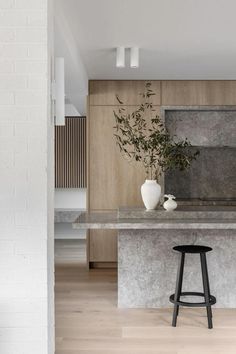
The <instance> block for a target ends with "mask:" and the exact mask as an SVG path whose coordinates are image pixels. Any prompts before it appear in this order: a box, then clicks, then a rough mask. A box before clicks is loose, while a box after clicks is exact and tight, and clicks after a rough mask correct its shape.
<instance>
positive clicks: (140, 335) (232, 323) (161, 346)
mask: <svg viewBox="0 0 236 354" xmlns="http://www.w3.org/2000/svg"><path fill="white" fill-rule="evenodd" d="M168 295H169V294H167V296H168ZM235 296H236V295H235ZM116 301H117V276H116V272H115V271H114V270H92V271H90V272H88V271H87V270H86V267H85V247H84V244H83V243H81V241H80V242H76V241H66V242H64V241H57V242H56V354H118V353H120V354H141V353H142V354H151V353H152V354H154V353H155V354H199V353H200V354H236V310H230V309H227V310H225V309H215V310H213V316H214V317H213V321H214V329H212V330H208V329H207V327H206V326H207V321H206V317H205V311H204V309H198V310H196V309H184V310H181V311H180V315H179V319H178V327H176V328H172V327H171V326H170V323H171V317H172V308H170V309H165V310H163V309H162V310H160V309H146V310H145V309H118V308H117V306H116Z"/></svg>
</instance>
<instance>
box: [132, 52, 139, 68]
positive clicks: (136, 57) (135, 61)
mask: <svg viewBox="0 0 236 354" xmlns="http://www.w3.org/2000/svg"><path fill="white" fill-rule="evenodd" d="M130 67H131V68H138V67H139V48H138V47H132V48H130Z"/></svg>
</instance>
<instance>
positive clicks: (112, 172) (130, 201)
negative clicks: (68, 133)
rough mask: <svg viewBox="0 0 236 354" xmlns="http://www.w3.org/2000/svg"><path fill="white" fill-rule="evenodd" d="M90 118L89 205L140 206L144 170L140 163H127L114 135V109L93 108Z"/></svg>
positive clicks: (102, 207) (95, 207) (109, 207)
mask: <svg viewBox="0 0 236 354" xmlns="http://www.w3.org/2000/svg"><path fill="white" fill-rule="evenodd" d="M132 109H134V107H132V108H130V110H132ZM89 119H90V132H89V141H90V157H89V175H90V185H89V207H90V208H91V209H115V208H118V207H119V206H122V205H123V206H124V205H126V206H141V205H142V200H141V194H140V187H141V185H142V183H143V182H144V180H145V171H144V169H143V168H142V165H141V164H140V163H137V162H128V161H127V160H126V159H125V158H124V157H123V156H122V155H121V153H120V151H119V148H118V146H117V145H116V141H115V137H114V129H113V126H114V124H115V120H114V116H113V108H112V107H106V106H97V107H90V118H89Z"/></svg>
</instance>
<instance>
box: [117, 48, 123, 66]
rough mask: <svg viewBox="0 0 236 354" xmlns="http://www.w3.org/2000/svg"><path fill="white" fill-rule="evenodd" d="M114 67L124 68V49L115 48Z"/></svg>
mask: <svg viewBox="0 0 236 354" xmlns="http://www.w3.org/2000/svg"><path fill="white" fill-rule="evenodd" d="M116 66H117V68H124V67H125V47H117V48H116Z"/></svg>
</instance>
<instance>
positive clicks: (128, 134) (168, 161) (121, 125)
mask: <svg viewBox="0 0 236 354" xmlns="http://www.w3.org/2000/svg"><path fill="white" fill-rule="evenodd" d="M140 95H141V96H142V98H143V102H142V103H141V104H140V106H139V107H138V108H137V109H136V110H135V111H134V112H132V113H128V112H127V110H126V109H125V108H124V106H123V105H124V103H123V102H122V101H121V100H120V98H119V97H118V96H117V95H116V98H117V101H118V102H119V104H120V107H119V109H118V111H113V112H114V117H115V126H114V130H115V133H114V136H115V138H116V143H117V145H118V146H119V149H120V152H121V153H122V154H123V155H124V156H125V157H126V158H128V159H129V160H135V161H139V162H141V163H142V164H143V166H144V168H145V171H146V177H147V178H148V179H156V180H157V181H158V179H159V177H160V175H161V173H163V172H166V171H168V170H170V169H178V170H180V171H184V170H186V169H188V168H189V167H190V165H191V162H192V160H195V159H196V157H197V155H199V151H196V152H191V149H189V148H190V147H191V146H192V145H191V143H190V142H189V141H188V140H187V139H185V140H180V141H176V140H175V139H174V137H171V136H170V134H169V132H168V131H167V129H166V128H165V127H164V125H163V123H162V121H161V119H160V117H159V116H158V114H157V113H156V109H155V108H154V107H153V103H152V102H151V97H152V96H154V95H155V92H154V91H153V90H152V89H151V83H150V82H147V83H146V84H145V92H144V93H141V94H140Z"/></svg>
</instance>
